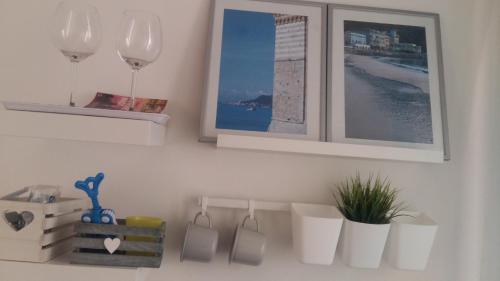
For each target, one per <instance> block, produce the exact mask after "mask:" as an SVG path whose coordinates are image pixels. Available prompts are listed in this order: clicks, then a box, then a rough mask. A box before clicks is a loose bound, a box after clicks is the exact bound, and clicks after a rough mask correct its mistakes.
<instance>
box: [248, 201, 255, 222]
mask: <svg viewBox="0 0 500 281" xmlns="http://www.w3.org/2000/svg"><path fill="white" fill-rule="evenodd" d="M248 213H249V214H250V219H251V220H254V219H255V201H254V200H248Z"/></svg>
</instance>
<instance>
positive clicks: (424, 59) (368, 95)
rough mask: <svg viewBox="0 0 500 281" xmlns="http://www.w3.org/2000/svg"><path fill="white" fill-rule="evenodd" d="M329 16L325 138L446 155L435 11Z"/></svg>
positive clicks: (370, 149)
mask: <svg viewBox="0 0 500 281" xmlns="http://www.w3.org/2000/svg"><path fill="white" fill-rule="evenodd" d="M329 15H330V16H329V23H328V25H329V35H330V37H329V40H330V42H329V50H328V54H329V65H328V68H329V71H328V76H329V77H328V108H329V110H328V117H327V123H328V124H327V127H328V129H327V131H328V132H327V135H328V141H330V142H333V143H339V144H341V146H342V147H343V148H345V149H348V150H349V149H350V150H352V151H353V153H354V154H356V151H357V148H360V147H362V148H363V149H362V150H363V151H364V153H367V154H374V155H376V154H377V153H379V152H380V151H383V152H384V153H385V154H386V155H385V156H387V157H390V158H396V159H397V158H401V159H407V160H408V158H409V157H410V158H411V155H419V156H421V155H427V156H426V157H428V158H429V159H428V160H430V161H433V162H435V161H437V160H439V159H440V160H441V161H443V158H445V159H446V158H449V152H448V145H447V143H448V139H447V123H446V110H445V109H446V106H445V105H446V104H445V93H444V81H443V69H442V68H443V65H442V57H441V43H440V31H439V30H440V29H439V17H438V15H436V14H427V13H417V12H406V11H396V10H386V9H376V8H364V7H353V6H343V5H331V6H330V7H329ZM348 144H351V146H349V145H348ZM381 148H382V149H381ZM390 148H394V150H391V149H390ZM358 151H359V150H358ZM422 153H424V154H422ZM387 154H388V155H387ZM391 154H392V155H391ZM397 154H401V155H397ZM405 154H406V155H405ZM357 156H360V155H357ZM368 156H370V155H368ZM381 158H384V156H383V155H382V156H381ZM420 160H422V159H420Z"/></svg>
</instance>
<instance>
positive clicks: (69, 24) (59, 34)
mask: <svg viewBox="0 0 500 281" xmlns="http://www.w3.org/2000/svg"><path fill="white" fill-rule="evenodd" d="M50 34H51V39H52V42H53V43H54V45H55V46H56V48H57V49H59V51H61V53H62V54H63V55H64V56H65V57H67V58H68V59H69V61H70V62H71V63H72V65H73V68H74V69H73V75H74V77H73V79H74V81H73V85H72V91H71V94H70V105H71V106H74V102H73V95H74V94H75V92H76V83H77V71H78V70H77V64H78V63H79V62H81V61H82V60H84V59H86V58H88V57H89V56H91V55H93V54H94V53H95V52H96V51H97V49H98V48H99V45H100V43H101V39H102V27H101V20H100V16H99V12H98V11H97V9H96V8H95V7H93V6H90V5H88V4H85V3H84V2H83V1H78V0H67V1H63V2H61V3H59V4H58V5H57V8H56V10H55V12H54V15H53V17H52V22H51V25H50Z"/></svg>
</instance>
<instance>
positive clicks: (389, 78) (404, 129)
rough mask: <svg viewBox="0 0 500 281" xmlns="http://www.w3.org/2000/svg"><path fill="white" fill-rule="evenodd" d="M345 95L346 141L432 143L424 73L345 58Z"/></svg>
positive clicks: (363, 58) (366, 58) (356, 57)
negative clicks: (347, 139)
mask: <svg viewBox="0 0 500 281" xmlns="http://www.w3.org/2000/svg"><path fill="white" fill-rule="evenodd" d="M345 93H346V94H345V102H346V112H345V116H346V137H347V138H358V139H370V140H383V141H398V142H411V143H432V142H433V136H432V118H431V108H430V96H429V82H428V75H427V73H425V72H421V71H418V70H413V69H405V68H403V67H398V66H395V65H392V64H389V63H384V62H381V61H378V60H377V59H376V58H374V57H370V56H360V55H350V54H346V56H345Z"/></svg>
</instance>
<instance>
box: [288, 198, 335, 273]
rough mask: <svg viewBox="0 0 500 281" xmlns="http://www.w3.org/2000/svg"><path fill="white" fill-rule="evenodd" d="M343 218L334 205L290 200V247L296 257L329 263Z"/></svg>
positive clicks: (308, 262) (332, 257)
mask: <svg viewBox="0 0 500 281" xmlns="http://www.w3.org/2000/svg"><path fill="white" fill-rule="evenodd" d="M342 222H343V216H342V214H341V213H340V212H339V211H338V210H337V208H336V207H334V206H330V205H317V204H299V203H292V234H293V249H294V252H295V255H296V257H297V258H298V259H299V261H301V262H302V263H307V264H319V265H330V264H332V262H333V259H334V257H335V250H336V248H337V243H338V240H339V236H340V231H341V229H342Z"/></svg>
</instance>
